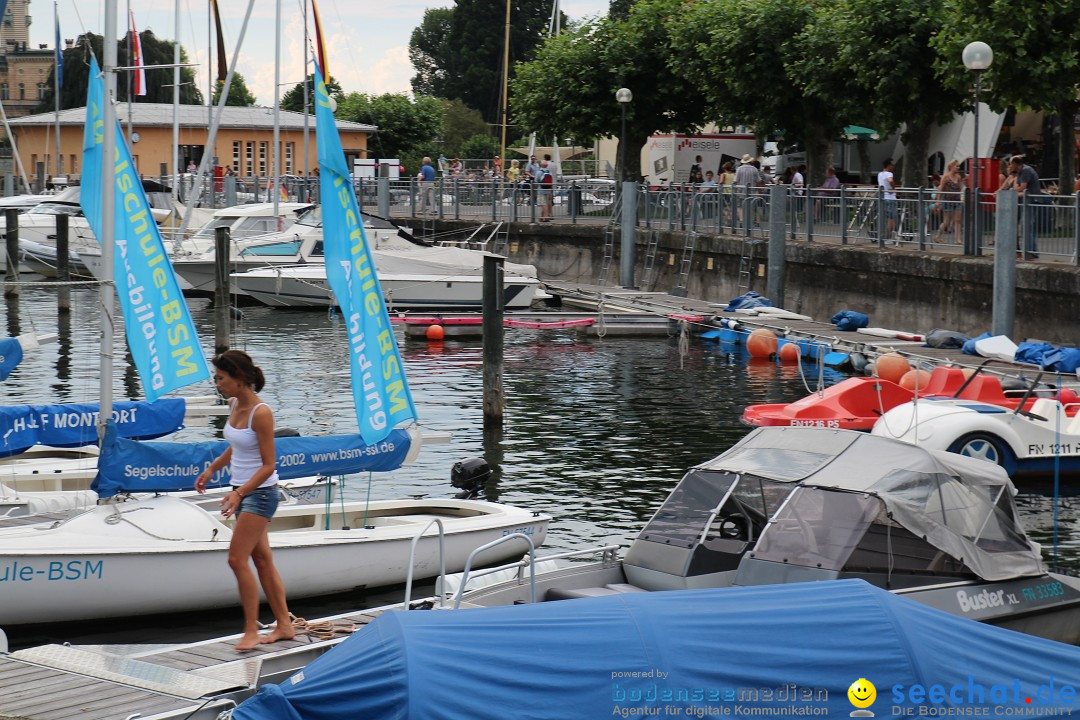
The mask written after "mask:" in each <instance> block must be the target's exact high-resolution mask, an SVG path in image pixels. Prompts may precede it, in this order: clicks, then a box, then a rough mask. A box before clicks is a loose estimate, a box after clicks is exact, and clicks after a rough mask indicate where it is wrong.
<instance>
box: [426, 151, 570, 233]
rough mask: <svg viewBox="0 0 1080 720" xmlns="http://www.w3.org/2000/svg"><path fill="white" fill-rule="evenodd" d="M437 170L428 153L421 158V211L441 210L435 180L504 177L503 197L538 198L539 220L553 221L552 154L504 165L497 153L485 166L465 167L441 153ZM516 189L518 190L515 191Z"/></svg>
mask: <svg viewBox="0 0 1080 720" xmlns="http://www.w3.org/2000/svg"><path fill="white" fill-rule="evenodd" d="M436 163H437V166H438V173H437V174H436V169H435V166H433V165H432V162H431V158H430V157H425V158H424V159H423V161H422V164H421V167H420V172H419V173H417V175H416V179H417V180H418V181H419V183H420V210H419V212H420V214H422V215H423V214H430V215H434V214H436V213H437V212H438V208H437V206H436V205H435V180H436V178H437V177H441V178H443V179H449V180H454V179H459V180H464V181H467V182H468V181H473V182H475V181H478V180H486V181H499V180H501V181H505V182H506V183H507V187H506V188H505V189H504V197H512V198H518V197H519V196H520V197H521V198H522V200H523V201H531V202H535V203H536V204H537V206H538V208H539V210H540V213H539V218H538V219H539V221H540V222H551V220H552V217H553V215H554V213H553V205H554V192H553V191H554V187H555V179H556V178H555V173H556V168H555V163H554V162H552V159H551V155H550V154H545V155H544V156H543V159H541V160H537V157H536V155H530V156H529V161H528V162H527V163H526V164H525V165H524V166H522V164H521V161H520V160H511V161H510V165H509V166H505V167H504V165H503V161H502V158H500V157H499V156H498V155H496V156H495V157H494V158H492V160H491V161H490V162H488V163H486V165H485V167H484V168H483V169H482V170H469V171H467V170H465V169H464V166H463V165H462V162H461V160H460V159H458V158H454V159H452V160H451V159H448V158H447V157H446V155H444V154H440V155H439V158H438V160H437V161H436ZM515 189H516V190H517V191H518V192H514V191H515Z"/></svg>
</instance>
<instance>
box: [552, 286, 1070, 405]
mask: <svg viewBox="0 0 1080 720" xmlns="http://www.w3.org/2000/svg"><path fill="white" fill-rule="evenodd" d="M545 286H546V288H547V291H548V292H549V293H551V294H553V295H555V296H557V297H558V298H560V300H561V302H562V304H563V306H564V307H574V308H580V309H582V310H589V311H592V312H593V313H595V314H597V315H601V314H602V315H610V316H611V317H613V318H618V317H621V316H623V315H625V314H629V313H651V314H653V315H656V316H658V317H660V318H664V319H665V320H667V321H669V322H670V323H671V327H672V328H675V329H674V330H672V331H671V332H669V334H672V335H674V334H676V332H677V327H678V324H679V323H680V322H682V321H685V322H686V323H687V324H688V325H689V326H690V331H691V332H692V333H693V332H697V333H700V332H702V331H706V330H710V329H715V328H716V327H717V326H718V323H719V322H720V321H721V320H730V321H734V322H736V323H738V324H739V325H740V326H741V327H742V328H744V329H746V330H748V331H753V330H756V329H758V328H765V329H768V330H772V331H773V332H774V333H776V334H777V335H778V336H780V337H784V338H787V339H789V340H807V341H809V342H811V343H816V344H821V345H824V346H827V348H828V349H829V350H830V351H837V352H842V353H862V354H863V355H865V356H866V358H867V359H868V360H874V359H875V358H877V357H878V356H880V355H884V354H885V353H892V352H895V353H899V354H900V355H903V356H904V357H906V358H907V359H908V361H909V363H911V365H912V366H928V367H933V366H938V365H952V366H956V367H970V368H975V367H978V366H979V365H981V364H983V363H984V362H985V361H986V358H982V357H979V356H975V355H965V354H964V353H963V352H961V350H960V349H959V348H948V349H942V348H933V347H928V346H926V344H925V343H924V342H922V341H921V340H902V339H899V338H887V337H878V336H875V335H870V334H866V333H862V332H855V331H842V330H838V329H837V328H836V326H835V325H833V324H832V323H831V322H824V321H819V320H814V319H811V318H807V317H806V316H799V315H796V314H795V313H790V314H789V315H788V316H787V317H785V316H783V315H769V314H755V312H754V311H748V312H743V311H734V312H728V311H725V309H724V308H726V307H727V305H726V303H710V302H707V301H704V300H697V299H694V298H688V297H680V296H678V295H670V294H667V293H658V292H642V291H636V290H629V289H625V288H618V287H611V286H602V285H589V284H583V283H562V282H558V281H545ZM896 329H897V330H900V331H902V332H905V333H912V334H918V332H919V331H918V330H915V329H909V328H896ZM987 371H989V372H993V373H994V374H997V375H1001V376H1003V377H1019V376H1020V375H1024V376H1025V377H1028V378H1029V379H1030V378H1031V377H1032V375H1033V374H1038V373H1040V372H1042V369H1041V368H1039V367H1038V366H1036V365H1029V364H1025V363H1017V362H1005V361H994V363H993V364H992V366H991V367H989V368H987ZM1051 375H1052V373H1046V376H1047V377H1046V378H1045V379H1049V378H1050V376H1051ZM1065 382H1068V383H1069V384H1071V385H1075V384H1076V383H1077V377H1076V376H1071V375H1070V376H1066V378H1064V382H1063V383H1062V384H1064V383H1065Z"/></svg>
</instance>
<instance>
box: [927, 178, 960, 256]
mask: <svg viewBox="0 0 1080 720" xmlns="http://www.w3.org/2000/svg"><path fill="white" fill-rule="evenodd" d="M963 191H964V186H963V185H962V184H961V183H960V161H959V160H951V161H949V164H948V165H946V166H945V174H944V175H942V176H941V182H939V183H938V203H939V204H940V205H941V225H939V226H938V229H937V230H936V231H935V232H934V242H938V241H940V240H941V239H942V238H943V237H944V236H945V233H952V235H953V242H954V243H957V244H959V243H962V242H963V241H964V240H963V237H964V236H963V223H964V203H963V198H962V195H963Z"/></svg>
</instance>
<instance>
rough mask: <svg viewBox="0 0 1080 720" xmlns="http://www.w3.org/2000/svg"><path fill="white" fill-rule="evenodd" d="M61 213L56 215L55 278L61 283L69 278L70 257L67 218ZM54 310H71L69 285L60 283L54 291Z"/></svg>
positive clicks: (63, 311) (59, 311) (61, 311)
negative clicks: (57, 289)
mask: <svg viewBox="0 0 1080 720" xmlns="http://www.w3.org/2000/svg"><path fill="white" fill-rule="evenodd" d="M69 217H70V216H68V215H64V214H63V213H61V214H59V215H57V216H56V279H57V280H59V281H60V282H62V283H66V282H68V281H70V280H71V258H70V257H68V252H69V249H68V218H69ZM56 311H57V312H58V313H69V312H71V287H70V286H68V285H61V286H60V288H59V292H57V293H56Z"/></svg>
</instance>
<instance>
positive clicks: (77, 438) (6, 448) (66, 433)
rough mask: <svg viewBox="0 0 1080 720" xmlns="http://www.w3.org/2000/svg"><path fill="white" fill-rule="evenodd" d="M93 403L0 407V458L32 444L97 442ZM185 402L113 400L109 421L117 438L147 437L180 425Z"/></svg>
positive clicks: (96, 417)
mask: <svg viewBox="0 0 1080 720" xmlns="http://www.w3.org/2000/svg"><path fill="white" fill-rule="evenodd" d="M99 409H100V408H99V406H98V404H97V403H62V404H55V405H12V406H10V407H0V457H8V456H9V455H17V454H19V453H21V452H23V451H24V450H26V449H28V448H30V447H33V446H34V445H38V444H41V445H53V446H55V447H80V446H82V445H93V444H95V443H97V420H98V411H99ZM186 409H187V404H186V402H185V401H184V400H183V399H182V398H162V399H160V400H158V401H157V402H153V403H151V402H145V401H128V400H124V401H120V402H116V403H113V413H112V416H113V422H115V423H116V429H117V432H118V433H119V435H120V437H125V438H135V439H139V440H147V439H150V438H159V437H161V436H162V435H168V434H169V433H174V432H176V431H177V430H179V429H181V428H182V427H184V412H185V411H186Z"/></svg>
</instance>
